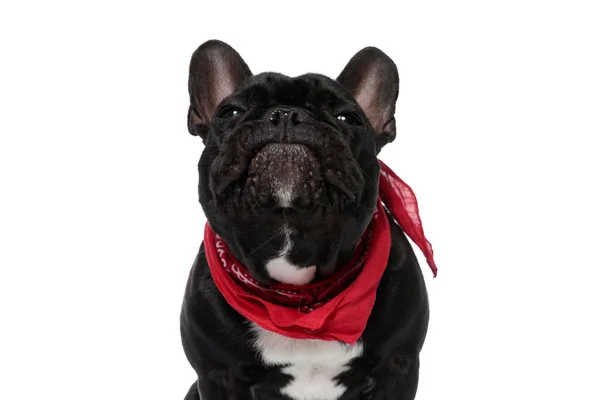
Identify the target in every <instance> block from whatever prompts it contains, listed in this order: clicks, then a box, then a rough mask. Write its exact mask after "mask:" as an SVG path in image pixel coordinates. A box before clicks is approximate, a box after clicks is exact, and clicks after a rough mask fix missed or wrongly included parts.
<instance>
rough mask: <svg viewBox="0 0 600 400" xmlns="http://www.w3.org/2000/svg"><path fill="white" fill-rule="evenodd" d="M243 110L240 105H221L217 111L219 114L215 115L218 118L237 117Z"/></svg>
mask: <svg viewBox="0 0 600 400" xmlns="http://www.w3.org/2000/svg"><path fill="white" fill-rule="evenodd" d="M243 112H244V110H242V109H241V108H240V107H236V106H226V107H223V108H222V109H221V111H219V114H218V115H217V116H218V117H219V118H232V117H239V116H240V115H242V113H243Z"/></svg>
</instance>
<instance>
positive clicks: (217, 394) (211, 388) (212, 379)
mask: <svg viewBox="0 0 600 400" xmlns="http://www.w3.org/2000/svg"><path fill="white" fill-rule="evenodd" d="M247 386H248V385H247V382H245V381H243V380H241V379H236V378H235V377H234V375H233V374H232V373H231V371H225V370H215V371H213V372H211V373H210V374H209V376H208V377H206V378H202V379H199V380H197V381H196V382H194V384H193V385H192V386H191V387H190V390H189V391H188V393H187V395H186V396H185V399H184V400H250V399H251V397H250V394H249V391H248V390H247Z"/></svg>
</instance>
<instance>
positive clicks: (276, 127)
mask: <svg viewBox="0 0 600 400" xmlns="http://www.w3.org/2000/svg"><path fill="white" fill-rule="evenodd" d="M398 90H399V78H398V71H397V68H396V65H395V64H394V62H393V61H392V60H391V59H390V58H389V57H388V56H387V55H386V54H385V53H383V52H382V51H381V50H379V49H377V48H374V47H368V48H365V49H363V50H361V51H359V52H358V53H357V54H356V55H355V56H354V57H353V58H352V59H351V60H350V61H349V62H348V64H347V65H346V67H345V68H344V69H343V71H342V72H341V74H340V75H339V76H338V78H337V79H335V80H333V79H330V78H328V77H326V76H323V75H319V74H314V73H310V74H306V75H302V76H299V77H294V78H292V77H288V76H285V75H282V74H278V73H271V72H269V73H261V74H258V75H253V74H252V72H251V71H250V69H249V67H248V66H247V65H246V63H245V62H244V60H243V59H242V58H241V57H240V55H239V54H238V53H237V52H236V51H235V50H234V49H233V48H232V47H230V46H229V45H227V44H226V43H223V42H221V41H217V40H211V41H208V42H206V43H204V44H202V45H201V46H200V47H199V48H198V49H197V50H196V51H195V52H194V53H193V56H192V58H191V63H190V75H189V94H190V107H189V111H188V129H189V132H190V133H191V134H192V135H195V136H198V137H200V138H201V139H202V141H203V143H204V146H205V147H204V150H203V152H202V154H201V157H200V161H199V164H198V171H199V176H200V180H199V188H198V189H199V201H200V204H201V206H202V209H203V211H204V213H205V215H206V218H207V221H208V224H207V228H206V231H205V240H204V243H203V244H202V245H201V247H200V250H199V253H198V255H197V257H196V260H195V262H194V264H193V267H192V270H191V273H190V276H189V280H188V283H187V287H186V289H185V295H184V300H183V306H182V311H181V337H182V344H183V348H184V351H185V354H186V357H187V359H188V361H189V363H190V364H191V366H192V367H193V369H194V370H195V372H196V374H197V377H198V379H197V381H196V382H194V383H193V384H192V386H191V387H190V389H189V391H188V394H187V396H186V397H185V399H186V400H198V399H203V400H276V399H287V400H290V399H291V400H354V399H377V400H384V399H390V400H391V399H394V400H409V399H414V398H415V395H416V391H417V385H418V379H419V353H420V351H421V348H422V346H423V343H424V340H425V336H426V333H427V327H428V321H429V305H428V297H427V291H426V287H425V283H424V278H423V274H422V271H421V268H420V266H419V264H418V262H417V259H416V256H415V254H414V252H413V250H412V248H411V245H410V244H409V241H408V239H407V237H406V235H405V232H404V231H403V229H402V228H401V226H400V224H399V223H398V221H397V219H396V218H395V216H393V215H392V214H391V212H390V208H389V207H388V206H387V204H386V206H385V207H384V206H381V205H380V203H379V200H378V198H379V191H380V190H381V188H380V186H381V181H380V179H381V174H383V171H382V169H381V168H382V165H383V164H381V163H380V162H378V159H377V155H378V153H379V152H380V150H381V149H382V147H383V146H385V145H387V144H389V143H390V142H392V141H393V140H394V138H395V136H396V126H395V119H394V113H395V103H396V100H397V97H398ZM375 218H378V219H377V223H375V222H373V221H374V220H375ZM374 224H375V225H377V226H381V227H383V228H381V229H384V228H385V229H387V230H386V231H385V232H386V233H385V235H383V236H382V235H379V234H378V233H373V232H375V231H376V230H377V229H379V228H377V227H375V226H374ZM366 232H369V233H368V234H367V233H366ZM382 232H383V231H382ZM378 235H379V236H378ZM376 236H377V237H378V238H379V237H381V238H383V239H381V240H379V239H376V238H375V237H376ZM207 238H210V243H208V239H207ZM411 238H412V237H411ZM372 242H373V243H372ZM379 242H382V243H384V242H385V244H382V245H381V246H383V247H381V248H379V247H378V250H377V251H369V250H368V249H369V248H371V247H372V246H379ZM386 246H387V247H386ZM361 249H362V250H361ZM357 254H366V255H364V256H360V255H357ZM382 255H384V256H382ZM361 257H362V259H364V260H362V261H361ZM378 257H379V258H378ZM365 260H366V261H365ZM373 260H375V261H377V260H378V261H377V262H375V261H373ZM356 265H358V266H360V268H357V267H354V266H356ZM370 265H373V266H375V267H374V268H373V269H371V267H370ZM344 266H349V267H344ZM242 269H243V270H242ZM375 269H377V270H378V271H380V272H379V273H375V272H373V274H374V275H377V274H379V275H377V276H376V277H375V278H373V280H372V281H373V282H374V283H372V284H371V283H368V282H367V284H365V286H360V288H359V289H356V287H355V286H357V285H359V283H358V281H359V280H361V281H360V282H361V283H360V285H363V284H364V282H365V281H369V282H370V280H369V279H371V278H369V279H363V277H364V276H365V274H370V273H371V271H374V270H375ZM340 271H342V272H340ZM319 282H328V283H327V285H326V286H327V291H328V292H327V293H328V294H325V295H322V296H321V292H325V291H326V290H325V289H323V285H321V286H319V285H320V284H319ZM363 287H364V289H363ZM272 288H276V289H272ZM295 288H298V292H296V291H295V290H296V289H295ZM304 288H308V289H306V290H305V289H304ZM332 288H333V289H332ZM310 291H313V292H310ZM315 292H316V294H315ZM296 295H298V296H299V297H298V298H301V299H302V300H297V299H295V298H293V299H290V298H288V297H293V296H296ZM307 296H308V297H307ZM310 296H312V297H310ZM352 296H354V297H352ZM350 297H352V298H353V299H355V300H348V298H350ZM363 297H368V299H363ZM307 298H310V299H312V300H307ZM339 298H343V300H339ZM333 299H335V300H333ZM338 300H339V301H340V303H336V305H335V306H331V303H332V302H337V301H338ZM294 301H298V304H296V303H294ZM278 302H281V304H283V306H282V305H280V304H279V305H278V304H275V305H272V304H271V303H278ZM269 307H278V308H269ZM323 309H327V310H328V311H326V312H327V313H330V312H331V313H333V314H323V313H324V312H325V311H323V312H322V310H323ZM265 310H267V311H265ZM269 310H271V311H269ZM272 310H276V311H272ZM276 312H277V313H279V312H280V314H276ZM318 313H321V314H318ZM336 313H337V314H336ZM255 315H256V316H255ZM312 315H327V318H329V319H326V318H325V317H323V318H320V317H319V318H316V317H315V318H313V317H312ZM332 315H333V316H332ZM284 317H285V318H284ZM296 317H297V318H296ZM286 318H287V319H286ZM302 318H304V319H302ZM318 319H321V320H319V321H316V320H318ZM323 320H325V322H323ZM273 321H275V322H273ZM282 321H284V322H282ZM285 321H287V322H285ZM299 321H300V322H299ZM302 321H304V322H302ZM307 321H308V322H307ZM315 321H316V322H315ZM361 321H362V322H361ZM302 324H304V325H302ZM310 324H315V325H310Z"/></svg>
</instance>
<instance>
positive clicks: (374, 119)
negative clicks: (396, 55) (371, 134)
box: [337, 47, 400, 152]
mask: <svg viewBox="0 0 600 400" xmlns="http://www.w3.org/2000/svg"><path fill="white" fill-rule="evenodd" d="M337 81H338V82H339V83H340V84H341V85H342V86H344V87H345V88H346V89H348V90H349V91H350V93H351V94H352V96H354V99H355V100H356V102H357V103H358V105H359V106H360V107H361V108H362V109H363V111H364V112H365V114H366V115H367V118H369V121H370V122H371V125H372V126H373V128H374V129H375V132H376V133H377V151H378V152H379V150H381V148H382V147H383V146H384V145H385V144H386V143H389V142H391V141H393V140H394V138H395V137H396V120H395V119H394V112H395V110H396V100H397V99H398V88H399V85H400V79H399V78H398V69H397V68H396V64H394V62H393V61H392V59H391V58H389V57H388V56H387V55H386V54H385V53H384V52H383V51H381V50H379V49H378V48H376V47H366V48H364V49H362V50H361V51H359V52H358V53H356V55H355V56H354V57H352V59H351V60H350V61H349V62H348V64H347V65H346V67H345V68H344V70H343V71H342V73H341V74H340V76H338V78H337Z"/></svg>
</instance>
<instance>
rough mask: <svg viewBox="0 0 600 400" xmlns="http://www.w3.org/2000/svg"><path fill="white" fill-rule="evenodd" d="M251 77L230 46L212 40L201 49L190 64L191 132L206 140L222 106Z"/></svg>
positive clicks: (189, 113) (195, 53)
mask: <svg viewBox="0 0 600 400" xmlns="http://www.w3.org/2000/svg"><path fill="white" fill-rule="evenodd" d="M250 76H252V72H250V68H248V65H246V63H245V62H244V60H243V59H242V57H240V55H239V54H238V53H237V51H235V50H234V49H233V48H232V47H231V46H229V45H228V44H227V43H224V42H221V41H219V40H209V41H208V42H205V43H204V44H202V45H201V46H200V47H198V49H197V50H196V51H195V52H194V54H193V55H192V60H191V61H190V79H189V84H188V86H189V92H190V108H189V110H188V130H189V132H190V133H191V134H192V135H196V136H200V137H201V138H202V140H204V139H205V138H206V134H207V132H208V126H209V125H210V120H211V119H212V116H213V114H214V112H215V111H216V109H217V106H218V105H219V103H220V102H221V101H222V100H223V99H224V98H225V97H227V96H229V95H230V94H231V93H233V92H234V91H235V90H236V89H237V88H238V87H239V85H240V84H241V83H242V82H243V81H244V80H246V79H247V78H249V77H250Z"/></svg>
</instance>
